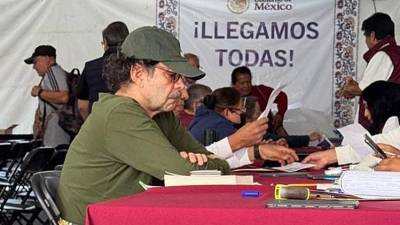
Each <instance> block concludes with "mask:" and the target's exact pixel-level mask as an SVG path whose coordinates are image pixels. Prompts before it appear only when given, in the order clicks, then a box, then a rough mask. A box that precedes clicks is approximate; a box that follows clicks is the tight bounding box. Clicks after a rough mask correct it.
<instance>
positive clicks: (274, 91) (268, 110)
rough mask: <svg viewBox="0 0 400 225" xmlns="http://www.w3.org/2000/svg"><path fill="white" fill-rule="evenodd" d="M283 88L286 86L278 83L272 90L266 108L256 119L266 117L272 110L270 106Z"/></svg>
mask: <svg viewBox="0 0 400 225" xmlns="http://www.w3.org/2000/svg"><path fill="white" fill-rule="evenodd" d="M284 87H286V84H282V83H281V82H279V83H278V85H277V86H276V87H275V88H274V90H273V91H272V93H271V95H270V96H269V98H268V103H267V106H266V107H265V110H264V111H263V112H262V113H261V115H260V116H259V117H258V119H260V118H263V117H264V118H267V117H268V114H269V112H270V111H271V109H272V105H273V104H274V101H275V99H276V97H278V95H279V93H281V91H282V89H283V88H284Z"/></svg>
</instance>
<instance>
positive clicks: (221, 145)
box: [206, 137, 233, 159]
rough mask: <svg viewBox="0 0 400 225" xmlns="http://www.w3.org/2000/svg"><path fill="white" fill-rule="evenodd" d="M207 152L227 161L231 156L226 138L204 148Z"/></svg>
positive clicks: (230, 149)
mask: <svg viewBox="0 0 400 225" xmlns="http://www.w3.org/2000/svg"><path fill="white" fill-rule="evenodd" d="M206 149H207V151H209V152H212V153H214V154H215V155H217V156H218V158H220V159H227V158H229V157H231V156H232V155H233V152H232V148H231V145H230V144H229V141H228V137H226V138H224V139H222V140H220V141H217V142H214V143H212V144H211V145H209V146H206Z"/></svg>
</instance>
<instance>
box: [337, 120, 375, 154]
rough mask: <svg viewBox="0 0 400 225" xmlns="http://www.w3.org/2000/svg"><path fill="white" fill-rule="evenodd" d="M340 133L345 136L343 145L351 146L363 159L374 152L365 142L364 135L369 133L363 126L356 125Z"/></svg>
mask: <svg viewBox="0 0 400 225" xmlns="http://www.w3.org/2000/svg"><path fill="white" fill-rule="evenodd" d="M338 131H339V132H340V134H342V135H343V141H342V145H350V146H351V147H352V148H353V149H354V150H355V151H356V152H357V153H358V154H359V155H360V156H361V157H363V156H366V155H368V154H370V153H373V152H374V151H372V149H371V148H370V147H369V146H368V145H367V144H366V143H365V141H364V139H365V138H364V135H365V134H369V132H368V131H367V130H366V129H365V128H364V127H363V126H362V125H360V124H358V123H354V124H350V125H347V126H345V127H342V128H339V129H338Z"/></svg>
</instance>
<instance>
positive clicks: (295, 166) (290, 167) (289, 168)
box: [272, 162, 315, 173]
mask: <svg viewBox="0 0 400 225" xmlns="http://www.w3.org/2000/svg"><path fill="white" fill-rule="evenodd" d="M314 166H315V164H309V163H299V162H294V163H290V164H287V165H285V166H280V167H272V168H273V169H276V170H280V171H284V172H289V173H290V172H296V171H299V170H302V169H307V168H311V167H314Z"/></svg>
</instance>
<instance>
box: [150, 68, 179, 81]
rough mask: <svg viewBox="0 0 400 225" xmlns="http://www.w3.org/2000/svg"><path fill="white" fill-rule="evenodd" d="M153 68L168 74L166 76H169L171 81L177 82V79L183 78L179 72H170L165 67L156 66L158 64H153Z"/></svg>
mask: <svg viewBox="0 0 400 225" xmlns="http://www.w3.org/2000/svg"><path fill="white" fill-rule="evenodd" d="M155 68H157V69H159V70H162V71H164V72H165V73H166V74H168V76H169V77H170V79H171V81H172V82H174V83H176V82H178V80H179V79H181V78H182V79H183V76H182V75H181V74H179V73H175V72H172V71H170V70H167V69H165V68H162V67H158V66H155Z"/></svg>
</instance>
